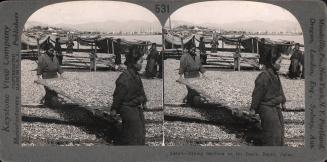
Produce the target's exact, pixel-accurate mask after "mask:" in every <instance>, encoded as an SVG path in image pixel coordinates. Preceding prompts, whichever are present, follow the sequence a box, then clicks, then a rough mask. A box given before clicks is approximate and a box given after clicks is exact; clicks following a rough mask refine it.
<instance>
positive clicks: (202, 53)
mask: <svg viewBox="0 0 327 162" xmlns="http://www.w3.org/2000/svg"><path fill="white" fill-rule="evenodd" d="M199 50H200V58H201V60H202V63H203V64H206V63H207V55H206V46H205V44H204V41H203V37H200V43H199Z"/></svg>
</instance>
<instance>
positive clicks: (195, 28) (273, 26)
mask: <svg viewBox="0 0 327 162" xmlns="http://www.w3.org/2000/svg"><path fill="white" fill-rule="evenodd" d="M162 34H163V53H164V54H163V60H164V125H163V127H164V131H163V133H164V145H165V146H185V145H189V146H289V147H304V128H305V126H304V116H305V104H304V103H305V94H304V92H305V84H304V83H305V81H304V79H305V75H304V74H305V72H304V71H305V70H304V62H305V53H304V40H303V33H302V30H301V26H300V24H299V22H298V20H297V19H296V18H295V16H294V15H292V14H291V13H290V12H289V11H287V10H286V9H283V8H281V7H279V6H275V5H271V4H266V3H260V2H245V1H244V2H233V1H230V2H226V1H210V2H200V3H193V4H190V5H187V6H184V7H182V8H180V9H178V10H177V11H175V12H174V13H172V14H171V16H170V17H169V19H168V20H167V22H166V24H165V26H164V28H163V33H162Z"/></svg>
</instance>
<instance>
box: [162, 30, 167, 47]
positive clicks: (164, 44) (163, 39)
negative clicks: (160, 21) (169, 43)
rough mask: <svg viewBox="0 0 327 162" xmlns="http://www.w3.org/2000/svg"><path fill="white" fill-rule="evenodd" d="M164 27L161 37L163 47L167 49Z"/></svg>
mask: <svg viewBox="0 0 327 162" xmlns="http://www.w3.org/2000/svg"><path fill="white" fill-rule="evenodd" d="M164 34H165V33H164V29H163V28H162V32H161V39H162V49H163V50H165V49H166V47H165V46H166V43H165V35H164Z"/></svg>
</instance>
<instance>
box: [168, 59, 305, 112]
mask: <svg viewBox="0 0 327 162" xmlns="http://www.w3.org/2000/svg"><path fill="white" fill-rule="evenodd" d="M178 68H179V61H178V60H170V59H169V60H166V62H165V103H179V102H182V99H183V97H184V96H185V95H186V93H187V91H186V88H185V86H183V85H180V84H178V83H176V82H175V81H176V80H177V79H178V77H179V76H178ZM259 73H260V72H258V71H240V72H234V71H207V72H206V76H207V79H203V78H200V79H188V80H189V82H192V83H193V84H195V85H199V86H200V87H201V88H202V89H203V90H204V91H205V92H206V93H207V94H208V95H210V96H211V97H212V100H211V102H218V103H223V104H225V105H228V106H230V107H237V108H242V109H244V110H248V109H249V107H250V105H251V100H252V98H251V95H252V92H253V89H254V81H255V79H256V77H257V76H258V74H259ZM281 82H282V85H283V89H284V92H285V96H286V99H287V102H286V107H287V109H304V98H305V95H304V87H305V86H304V80H290V79H287V78H285V77H283V76H281ZM174 91H175V92H174ZM176 92H178V93H176Z"/></svg>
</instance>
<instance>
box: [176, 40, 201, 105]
mask: <svg viewBox="0 0 327 162" xmlns="http://www.w3.org/2000/svg"><path fill="white" fill-rule="evenodd" d="M195 50H196V48H195V46H194V45H193V44H191V45H190V46H189V47H188V52H186V53H184V54H183V55H182V57H181V59H180V66H179V75H180V77H179V80H182V79H183V75H184V78H197V77H200V72H201V73H202V76H203V77H204V76H205V75H204V73H205V70H204V68H203V66H202V64H201V60H200V56H199V55H198V54H196V53H195ZM186 88H187V95H186V97H185V98H184V101H183V102H186V103H188V104H190V105H197V103H198V100H199V99H200V97H199V96H198V94H197V93H196V92H195V91H194V90H192V89H191V88H190V87H188V86H186Z"/></svg>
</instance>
